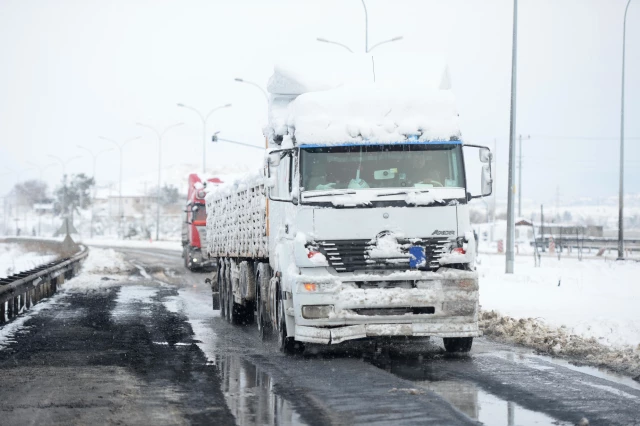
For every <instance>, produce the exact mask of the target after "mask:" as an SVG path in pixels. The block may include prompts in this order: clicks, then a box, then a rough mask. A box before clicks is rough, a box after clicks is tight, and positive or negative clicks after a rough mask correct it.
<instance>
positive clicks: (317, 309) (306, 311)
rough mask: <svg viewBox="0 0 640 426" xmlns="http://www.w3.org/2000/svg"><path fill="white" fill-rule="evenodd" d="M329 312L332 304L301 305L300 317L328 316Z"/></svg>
mask: <svg viewBox="0 0 640 426" xmlns="http://www.w3.org/2000/svg"><path fill="white" fill-rule="evenodd" d="M331 312H333V305H305V306H303V307H302V318H305V319H320V318H329V314H331Z"/></svg>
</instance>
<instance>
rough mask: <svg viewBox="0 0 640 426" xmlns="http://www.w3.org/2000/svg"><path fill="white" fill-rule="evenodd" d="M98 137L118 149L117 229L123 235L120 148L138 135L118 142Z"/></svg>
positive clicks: (136, 138)
mask: <svg viewBox="0 0 640 426" xmlns="http://www.w3.org/2000/svg"><path fill="white" fill-rule="evenodd" d="M98 138H100V139H102V140H105V141H108V142H111V143H112V144H114V145H115V146H116V147H118V150H119V151H120V177H119V183H118V231H119V232H120V235H121V237H124V232H123V231H122V214H123V212H122V148H124V146H125V145H126V144H128V143H129V142H132V141H135V140H138V139H140V136H137V137H135V138H131V139H127V140H125V141H123V142H119V143H118V142H116V141H114V140H113V139H109V138H105V137H104V136H98Z"/></svg>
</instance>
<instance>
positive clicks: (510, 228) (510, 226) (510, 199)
mask: <svg viewBox="0 0 640 426" xmlns="http://www.w3.org/2000/svg"><path fill="white" fill-rule="evenodd" d="M512 43H513V44H512V47H511V117H510V124H511V125H510V128H509V177H508V179H509V183H508V184H507V192H508V193H507V256H506V266H505V272H506V273H507V274H513V264H514V240H515V237H516V235H515V234H516V230H515V217H514V214H513V213H514V209H513V204H514V196H513V195H514V189H515V188H514V187H513V180H514V179H513V178H514V176H513V175H514V166H515V159H516V150H515V141H514V139H515V134H516V88H517V86H516V75H517V60H518V0H513V42H512Z"/></svg>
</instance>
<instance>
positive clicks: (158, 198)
mask: <svg viewBox="0 0 640 426" xmlns="http://www.w3.org/2000/svg"><path fill="white" fill-rule="evenodd" d="M183 124H184V123H176V124H172V125H171V126H168V127H165V129H164V130H163V131H162V132H159V131H158V130H156V128H155V127H152V126H149V125H146V124H142V123H136V125H138V126H140V127H146V128H147V129H150V130H152V131H153V132H154V133H155V134H156V136H157V137H158V192H157V194H156V197H157V199H156V241H158V240H160V191H161V187H160V185H161V181H160V178H161V173H162V138H163V137H164V135H165V133H167V132H168V131H169V130H171V129H173V128H174V127H178V126H182V125H183Z"/></svg>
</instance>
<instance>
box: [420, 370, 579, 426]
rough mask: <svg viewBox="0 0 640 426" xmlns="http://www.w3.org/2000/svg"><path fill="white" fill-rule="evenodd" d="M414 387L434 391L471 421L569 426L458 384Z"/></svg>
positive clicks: (508, 425)
mask: <svg viewBox="0 0 640 426" xmlns="http://www.w3.org/2000/svg"><path fill="white" fill-rule="evenodd" d="M416 384H418V385H420V386H422V387H424V388H426V389H429V390H431V391H433V392H434V393H436V394H438V395H440V396H441V397H443V398H444V399H446V400H447V401H449V402H450V403H451V404H452V405H453V406H454V407H456V408H457V409H458V410H460V411H462V412H463V413H465V414H466V415H467V416H469V417H471V418H472V419H474V420H478V421H480V422H481V423H483V424H485V425H491V426H494V425H495V426H502V425H504V426H514V425H570V424H571V423H563V422H559V421H557V420H555V419H553V418H551V417H549V416H547V415H546V414H543V413H540V412H536V411H531V410H528V409H526V408H524V407H521V406H520V405H518V404H516V403H514V402H512V401H507V400H504V399H502V398H499V397H497V396H495V395H492V394H490V393H487V392H485V391H483V390H482V389H479V388H478V387H477V386H476V385H474V384H472V383H468V382H460V381H453V380H451V381H449V380H444V381H417V382H416Z"/></svg>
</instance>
